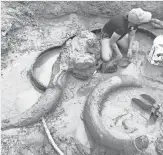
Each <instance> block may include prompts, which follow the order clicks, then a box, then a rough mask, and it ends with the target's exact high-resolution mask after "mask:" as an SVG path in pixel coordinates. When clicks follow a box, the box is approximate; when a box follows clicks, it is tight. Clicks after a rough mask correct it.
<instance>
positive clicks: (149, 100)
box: [132, 94, 162, 124]
mask: <svg viewBox="0 0 163 155" xmlns="http://www.w3.org/2000/svg"><path fill="white" fill-rule="evenodd" d="M140 96H141V97H142V99H138V98H132V101H133V102H134V103H135V104H136V105H138V106H139V107H140V108H142V109H143V110H146V111H150V117H149V123H150V124H151V123H152V124H154V123H155V122H156V121H157V119H158V118H159V117H161V116H162V113H161V111H160V108H161V104H158V103H157V102H156V100H155V99H154V98H153V97H151V96H150V95H147V94H141V95H140Z"/></svg>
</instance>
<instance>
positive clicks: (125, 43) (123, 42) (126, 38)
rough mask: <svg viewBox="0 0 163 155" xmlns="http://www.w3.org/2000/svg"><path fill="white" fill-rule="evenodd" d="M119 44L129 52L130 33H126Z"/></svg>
mask: <svg viewBox="0 0 163 155" xmlns="http://www.w3.org/2000/svg"><path fill="white" fill-rule="evenodd" d="M117 44H118V45H119V46H120V48H122V50H124V51H126V52H127V50H128V47H129V43H128V34H126V35H125V36H124V37H123V38H122V39H121V40H119V41H118V42H117Z"/></svg>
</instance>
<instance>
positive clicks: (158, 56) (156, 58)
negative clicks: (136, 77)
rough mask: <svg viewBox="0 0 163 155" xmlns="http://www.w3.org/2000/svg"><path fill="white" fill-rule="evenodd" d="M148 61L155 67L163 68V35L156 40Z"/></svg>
mask: <svg viewBox="0 0 163 155" xmlns="http://www.w3.org/2000/svg"><path fill="white" fill-rule="evenodd" d="M147 59H148V61H149V62H150V63H151V64H153V65H157V66H163V35H160V36H158V37H156V38H155V40H154V41H153V46H152V48H151V51H150V52H149V54H148V56H147Z"/></svg>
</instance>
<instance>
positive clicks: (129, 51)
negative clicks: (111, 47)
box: [127, 30, 136, 58]
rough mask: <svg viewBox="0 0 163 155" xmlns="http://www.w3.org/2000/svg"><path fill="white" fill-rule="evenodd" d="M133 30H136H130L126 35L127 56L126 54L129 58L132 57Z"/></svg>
mask: <svg viewBox="0 0 163 155" xmlns="http://www.w3.org/2000/svg"><path fill="white" fill-rule="evenodd" d="M135 32H136V30H132V31H131V32H130V33H129V36H128V44H129V47H128V52H127V56H128V57H129V58H131V57H132V44H133V41H134V37H135Z"/></svg>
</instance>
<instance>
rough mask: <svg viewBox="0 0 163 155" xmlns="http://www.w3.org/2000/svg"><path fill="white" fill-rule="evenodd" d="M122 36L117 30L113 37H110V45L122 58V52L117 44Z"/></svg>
mask: <svg viewBox="0 0 163 155" xmlns="http://www.w3.org/2000/svg"><path fill="white" fill-rule="evenodd" d="M120 37H121V36H120V35H119V34H117V33H116V32H114V33H113V35H112V37H111V38H110V45H111V48H112V49H113V50H114V51H115V52H116V54H117V56H118V57H120V58H122V57H123V56H122V53H121V52H120V50H119V48H118V46H117V41H118V39H119V38H120Z"/></svg>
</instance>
